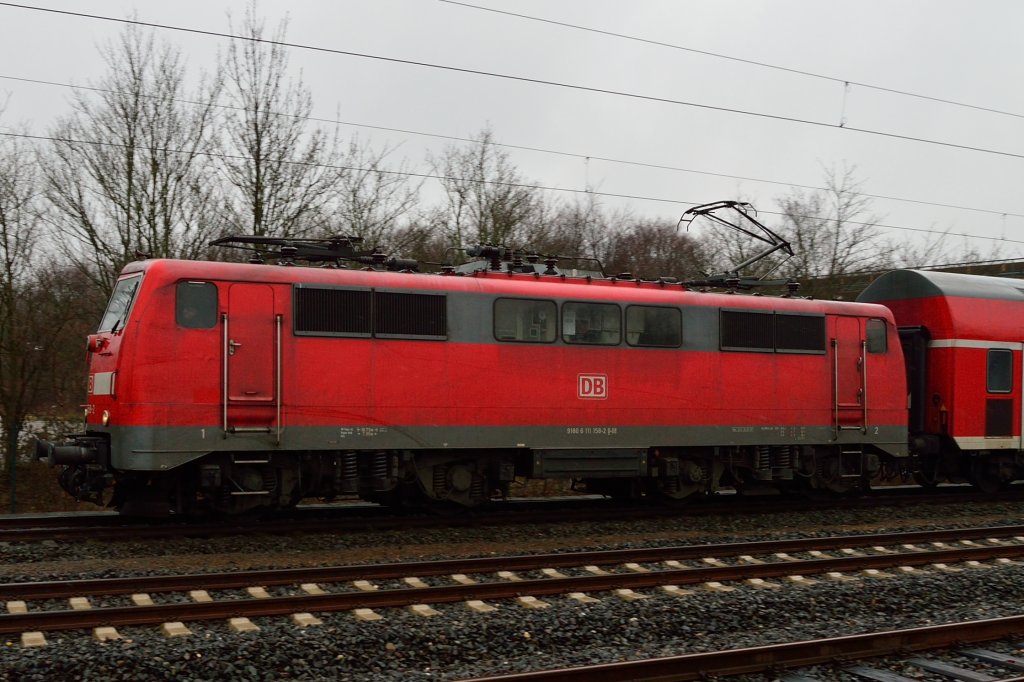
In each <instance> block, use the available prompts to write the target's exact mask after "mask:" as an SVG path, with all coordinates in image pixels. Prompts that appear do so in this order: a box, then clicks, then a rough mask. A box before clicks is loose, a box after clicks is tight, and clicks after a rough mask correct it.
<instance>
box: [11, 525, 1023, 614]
mask: <svg viewBox="0 0 1024 682" xmlns="http://www.w3.org/2000/svg"><path fill="white" fill-rule="evenodd" d="M996 557H1007V558H1009V557H1024V544H1022V545H1001V546H993V547H973V548H964V549H945V550H938V551H925V552H906V553H892V554H875V555H865V556H855V557H839V558H828V559H810V560H802V561H778V562H772V563H763V564H744V565H737V566H714V567H709V568H681V569H671V570H657V571H648V572H643V573H609V574H604V575H585V576H574V577H566V578H543V579H533V580H521V581H514V582H513V581H501V582H483V583H474V584H469V585H465V584H454V585H445V586H439V587H424V588H403V589H391V590H377V591H373V592H365V591H357V590H352V591H346V592H335V593H327V594H316V595H296V596H287V597H270V598H264V599H225V600H220V601H215V602H199V603H176V604H162V605H155V606H129V607H114V608H103V609H90V610H82V611H75V610H71V611H37V612H29V613H23V614H21V613H14V614H4V615H0V633H12V632H26V631H32V630H73V629H78V628H88V627H99V626H103V625H139V624H153V623H161V622H166V621H169V620H170V621H183V622H184V621H195V620H210V619H218V618H230V617H236V616H248V617H257V616H278V615H285V614H290V613H296V612H303V611H308V612H330V611H347V610H352V609H357V608H393V607H402V606H411V605H413V604H444V603H451V602H459V601H469V600H486V599H510V598H514V597H519V596H524V595H529V596H534V597H536V596H545V595H558V594H566V593H570V592H605V591H609V590H614V589H623V588H628V589H642V588H650V587H658V586H661V585H688V584H695V583H703V582H709V581H730V580H741V579H749V578H762V579H764V578H777V577H782V576H788V575H794V574H800V575H808V574H819V573H827V572H849V571H860V570H865V569H868V568H876V569H878V568H891V567H894V566H921V565H926V564H932V563H953V562H959V561H968V560H977V561H982V560H985V559H992V558H996ZM396 566H400V567H401V568H403V569H406V570H403V574H404V575H408V572H407V569H408V566H407V565H404V566H403V565H396ZM216 575H218V574H214V575H213V576H210V577H216ZM227 577H228V578H229V579H230V578H231V577H233V576H232V575H231V574H228V576H227ZM122 582H125V581H123V580H122ZM143 582H144V581H143ZM200 586H202V584H184V583H182V584H181V585H180V587H179V588H178V589H194V588H196V587H200ZM235 586H240V585H235ZM214 587H218V588H225V587H226V585H225V584H220V585H206V588H214ZM125 588H127V589H129V590H131V591H136V589H138V588H137V587H136V584H135V583H127V584H125Z"/></svg>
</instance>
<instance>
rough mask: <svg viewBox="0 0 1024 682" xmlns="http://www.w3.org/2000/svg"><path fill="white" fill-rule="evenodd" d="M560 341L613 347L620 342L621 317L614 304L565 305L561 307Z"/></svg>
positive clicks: (617, 307)
mask: <svg viewBox="0 0 1024 682" xmlns="http://www.w3.org/2000/svg"><path fill="white" fill-rule="evenodd" d="M562 340H563V341H565V342H566V343H585V344H593V345H598V346H614V345H616V344H618V343H619V342H620V341H621V340H622V317H621V315H620V314H619V306H617V305H615V304H614V303H574V302H570V303H565V304H563V305H562Z"/></svg>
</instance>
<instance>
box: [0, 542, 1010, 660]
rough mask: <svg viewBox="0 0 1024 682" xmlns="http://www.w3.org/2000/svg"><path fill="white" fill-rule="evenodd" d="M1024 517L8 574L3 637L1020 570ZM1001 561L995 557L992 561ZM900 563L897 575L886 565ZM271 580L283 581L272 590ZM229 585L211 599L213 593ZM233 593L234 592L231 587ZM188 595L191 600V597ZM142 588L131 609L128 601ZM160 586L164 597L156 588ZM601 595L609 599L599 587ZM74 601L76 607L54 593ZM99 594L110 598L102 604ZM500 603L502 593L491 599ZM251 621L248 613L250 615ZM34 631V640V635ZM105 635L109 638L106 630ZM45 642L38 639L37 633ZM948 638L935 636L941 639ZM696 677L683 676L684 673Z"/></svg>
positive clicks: (0, 625) (2, 590)
mask: <svg viewBox="0 0 1024 682" xmlns="http://www.w3.org/2000/svg"><path fill="white" fill-rule="evenodd" d="M1022 559H1024V526H1000V527H984V528H969V529H954V530H942V531H926V532H913V533H889V534H877V535H857V536H844V537H827V538H807V539H797V540H778V541H759V542H744V543H730V544H718V545H684V546H677V547H661V548H648V549H628V550H610V551H597V552H580V553H564V554H546V555H518V556H503V557H486V558H477V559H454V560H445V561H429V562H415V563H395V564H369V565H360V566H338V567H326V568H323V567H322V568H304V569H285V570H268V571H244V572H232V573H207V574H191V575H175V576H144V577H125V578H108V579H98V580H73V581H58V582H22V583H8V584H0V600H5V602H6V607H7V608H6V610H7V613H6V614H3V615H0V633H4V634H16V633H22V639H23V642H24V643H26V644H30V643H32V642H34V641H38V639H39V638H41V637H42V635H41V634H40V633H43V632H46V631H59V630H76V629H83V628H116V627H118V626H129V625H144V624H151V625H162V626H163V627H167V624H169V623H172V624H176V626H180V627H181V628H184V627H185V626H184V623H187V622H190V621H204V620H205V621H209V620H230V621H231V622H232V623H234V624H236V625H238V626H239V627H243V628H249V627H250V626H251V627H255V626H252V623H251V621H250V620H249V619H251V618H254V617H271V616H292V617H293V618H298V617H299V614H301V615H302V617H303V618H307V617H308V618H312V616H311V615H309V614H313V613H328V612H338V611H350V612H352V613H354V614H356V615H357V616H360V617H364V618H367V619H378V618H380V617H381V616H380V614H378V613H377V610H379V609H388V608H398V607H410V608H413V609H416V610H417V611H418V612H421V613H423V614H426V615H430V614H431V611H432V609H431V608H430V605H438V604H452V603H465V604H467V605H468V606H469V608H474V609H476V610H480V611H487V610H488V609H493V608H495V606H494V603H499V604H500V603H501V602H503V601H513V602H514V603H515V604H518V605H520V606H523V607H532V608H544V607H545V606H546V603H545V602H544V601H543V599H541V598H542V597H547V596H552V595H557V596H568V597H569V598H572V599H576V600H579V601H587V600H594V599H598V598H618V599H629V600H633V599H643V598H647V597H648V596H649V595H646V594H644V593H642V592H638V591H637V590H652V589H653V590H656V591H658V592H659V593H660V594H661V595H670V596H678V597H683V596H686V595H687V594H688V591H687V589H686V588H688V587H689V588H697V589H704V590H712V591H732V590H735V589H787V588H788V589H798V588H799V586H801V585H808V584H811V583H813V582H815V581H819V580H832V581H837V582H838V581H853V580H870V579H875V578H877V579H881V578H885V577H893V576H896V575H900V574H912V573H915V572H917V573H918V574H920V573H922V572H924V571H945V572H959V571H964V570H977V569H981V568H985V567H988V568H990V569H995V568H999V567H1006V566H1010V567H1019V563H1018V560H1022ZM983 562H992V563H983ZM886 571H888V572H886ZM270 590H273V591H274V594H272V593H271V591H270ZM211 591H214V592H222V593H225V594H224V595H222V596H220V597H218V598H213V597H211V596H210V592H211ZM231 591H237V592H235V593H231V594H228V593H229V592H231ZM185 593H187V595H188V596H184V595H185ZM123 595H131V601H130V602H128V600H126V599H123V600H122V602H126V603H130V604H131V605H130V606H129V605H120V604H121V602H118V600H117V597H119V596H123ZM154 595H156V598H154ZM593 595H602V596H600V597H597V596H593ZM63 599H69V600H70V602H69V603H70V605H71V608H68V607H67V606H66V605H64V604H55V603H54V600H63ZM94 602H96V603H100V602H103V604H102V605H100V606H99V607H96V606H95V605H94ZM489 602H490V603H489ZM240 619H241V620H240ZM30 633H34V634H32V636H31V638H29V639H26V637H29V634H30ZM97 636H100V635H99V633H97ZM33 638H35V639H33ZM936 646H937V645H936ZM680 679H684V678H680Z"/></svg>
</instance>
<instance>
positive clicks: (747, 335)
mask: <svg viewBox="0 0 1024 682" xmlns="http://www.w3.org/2000/svg"><path fill="white" fill-rule="evenodd" d="M773 317H774V316H773V315H772V314H771V313H751V312H740V311H736V310H723V311H722V348H726V349H730V350H765V351H772V350H774V348H775V338H774V336H775V335H774V333H773V329H772V328H773V326H774V325H773V324H772V318H773Z"/></svg>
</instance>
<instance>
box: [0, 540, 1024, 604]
mask: <svg viewBox="0 0 1024 682" xmlns="http://www.w3.org/2000/svg"><path fill="white" fill-rule="evenodd" d="M1021 535H1024V526H996V527H983V528H960V529H953V530H949V529H947V530H936V531H915V532H911V533H883V534H876V535H847V536H827V537H817V538H799V539H792V540H759V541H755V542H736V543H725V544H703V545H677V546H672V547H650V548H639V549H614V550H600V551H590V552H566V553H560V554H520V555H513V556H501V557H481V558H465V559H443V560H438V561H418V562H407V563H386V564H356V565H350V566H327V567H323V566H321V567H314V568H288V569H276V570H251V571H233V572H220V573H192V574H184V575H174V576H139V577H133V578H94V579H87V580H70V581H63V580H60V581H39V582H18V583H0V598H4V599H59V598H64V597H74V596H81V595H87V594H88V595H117V594H132V593H135V592H172V591H180V590H190V589H196V588H197V587H201V588H203V589H233V588H240V587H247V586H251V585H263V586H267V585H297V584H301V583H307V582H344V581H348V580H387V579H392V578H403V577H405V576H420V577H427V576H437V575H450V574H452V573H466V574H481V573H493V572H496V571H516V570H518V571H530V570H539V569H541V568H567V567H574V566H576V567H578V566H587V565H591V564H593V565H614V564H624V563H628V562H659V561H668V560H673V559H674V560H677V561H685V560H693V559H703V558H705V557H711V556H714V557H717V558H725V557H736V556H742V555H748V554H749V555H751V556H756V555H768V554H777V553H781V552H809V551H813V550H829V549H832V550H834V549H838V548H863V547H873V546H876V545H877V546H886V545H889V546H892V545H914V544H922V543H933V542H961V541H964V540H972V541H973V540H984V539H989V538H992V539H997V538H1005V537H1015V536H1021ZM1020 553H1024V544H1021V545H1005V544H1003V545H993V546H991V547H978V548H966V547H965V548H947V549H946V550H945V551H927V552H926V551H916V552H905V553H888V554H878V555H871V557H873V558H875V559H878V560H879V561H880V564H879V565H880V566H886V565H899V564H891V557H894V556H898V557H901V558H902V559H903V560H904V561H903V563H904V565H922V564H927V563H939V562H943V561H963V560H967V559H965V558H963V557H969V558H970V559H975V560H979V561H980V560H984V559H987V558H995V557H1000V556H1007V555H1012V556H1020ZM871 557H851V558H849V559H850V560H854V559H864V560H867V559H870V558H871ZM915 558H916V559H918V560H916V561H914V559H915ZM844 559H846V558H845V557H844ZM887 560H888V561H889V563H887ZM821 561H829V560H827V559H819V560H810V561H802V562H799V564H798V562H793V561H791V562H781V563H779V564H777V565H779V566H787V567H789V570H788V571H786V572H782V573H778V574H773V575H786V574H792V573H794V572H796V571H795V570H794V567H795V566H796V565H799V566H801V567H807V568H801V569H800V570H807V571H811V570H812V569H814V568H815V566H816V564H815V562H821ZM836 561H838V559H837V560H836ZM770 565H776V564H770ZM754 566H755V565H746V564H745V565H743V566H736V567H732V568H733V569H735V570H736V571H740V572H741V573H740V574H737V573H733V574H730V577H724V578H722V579H723V580H733V579H737V578H746V577H761V576H755V575H746V574H742V570H753V568H754ZM876 567H877V566H865V567H864V568H876ZM687 570H688V571H696V570H701V569H687ZM718 570H719V571H724V569H722V568H719V569H718ZM821 570H836V571H839V570H848V569H842V568H831V569H821ZM662 573H664V572H662ZM715 579H717V578H713V577H708V578H704V579H703V580H715ZM520 584H521V583H520Z"/></svg>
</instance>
